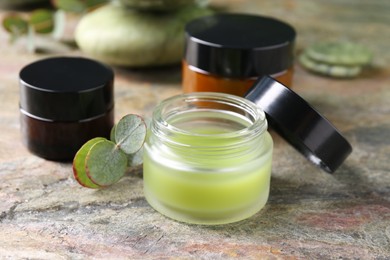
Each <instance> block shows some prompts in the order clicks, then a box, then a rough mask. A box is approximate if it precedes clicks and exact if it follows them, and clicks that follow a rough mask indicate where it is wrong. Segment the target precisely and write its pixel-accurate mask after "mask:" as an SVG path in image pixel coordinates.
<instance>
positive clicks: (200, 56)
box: [182, 14, 296, 96]
mask: <svg viewBox="0 0 390 260" xmlns="http://www.w3.org/2000/svg"><path fill="white" fill-rule="evenodd" d="M295 37H296V32H295V30H294V28H293V27H291V26H290V25H289V24H287V23H285V22H282V21H280V20H277V19H274V18H270V17H263V16H258V15H249V14H217V15H212V16H205V17H201V18H197V19H195V20H193V21H191V22H189V23H188V24H187V25H186V28H185V40H186V43H185V51H184V57H183V69H182V74H183V75H182V78H183V90H184V92H187V93H188V92H195V91H199V92H202V91H212V92H224V93H229V94H234V95H238V96H244V94H245V93H246V92H247V91H248V90H249V88H250V87H251V86H252V85H253V83H254V82H255V81H256V80H257V79H258V78H259V77H261V76H263V75H270V76H272V77H273V78H274V79H276V80H278V81H279V82H281V83H283V84H284V85H286V86H288V87H290V86H291V83H292V77H293V52H294V45H295Z"/></svg>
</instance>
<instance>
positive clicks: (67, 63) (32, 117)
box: [19, 57, 114, 161]
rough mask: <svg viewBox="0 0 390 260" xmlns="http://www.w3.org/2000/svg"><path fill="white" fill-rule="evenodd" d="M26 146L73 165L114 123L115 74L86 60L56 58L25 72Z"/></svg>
mask: <svg viewBox="0 0 390 260" xmlns="http://www.w3.org/2000/svg"><path fill="white" fill-rule="evenodd" d="M19 77H20V82H19V84H20V115H21V131H22V139H23V143H24V144H25V145H26V147H27V148H28V149H29V150H30V151H31V152H32V153H34V154H36V155H38V156H40V157H43V158H45V159H49V160H56V161H70V160H72V159H73V157H74V155H75V154H76V152H77V150H78V149H79V148H80V147H81V146H82V145H83V144H84V143H85V142H86V141H88V140H89V139H91V138H94V137H98V136H101V137H109V134H110V131H111V128H112V126H113V124H114V95H113V82H114V73H113V71H112V69H111V68H109V67H108V66H106V65H104V64H101V63H99V62H96V61H94V60H90V59H86V58H80V57H55V58H48V59H43V60H40V61H37V62H34V63H31V64H29V65H27V66H25V67H24V68H23V69H22V70H21V71H20V75H19Z"/></svg>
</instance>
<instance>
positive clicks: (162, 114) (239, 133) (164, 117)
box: [153, 92, 268, 142]
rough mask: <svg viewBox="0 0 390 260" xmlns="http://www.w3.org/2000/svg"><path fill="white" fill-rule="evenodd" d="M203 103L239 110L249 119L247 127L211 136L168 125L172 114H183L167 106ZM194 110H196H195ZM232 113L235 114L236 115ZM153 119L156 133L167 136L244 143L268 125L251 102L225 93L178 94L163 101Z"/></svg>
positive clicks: (260, 111) (261, 112)
mask: <svg viewBox="0 0 390 260" xmlns="http://www.w3.org/2000/svg"><path fill="white" fill-rule="evenodd" d="M204 101H211V102H216V103H218V104H224V105H229V106H231V107H234V108H236V109H240V110H241V112H242V115H244V116H246V118H247V119H249V120H250V121H251V122H250V124H249V125H248V126H244V127H243V128H241V129H239V130H232V131H229V132H223V133H213V134H206V133H196V132H192V131H189V130H185V129H182V128H180V127H177V126H175V125H173V124H171V123H169V118H170V117H171V116H173V117H174V114H173V113H178V112H179V113H180V112H184V111H180V110H172V111H168V110H169V106H171V105H172V104H174V103H176V102H184V103H185V104H190V103H191V102H204ZM171 109H172V108H171ZM194 110H196V108H195V109H194ZM215 111H224V110H222V109H215ZM225 111H227V110H225ZM169 112H170V113H169ZM234 113H236V115H235V114H234ZM238 115H239V114H238V113H237V112H232V113H231V116H232V117H234V116H235V117H238ZM249 117H250V118H249ZM153 118H154V120H153V122H154V123H155V125H154V126H155V127H157V128H158V130H157V131H159V130H161V131H165V132H166V133H169V134H179V135H186V136H198V137H215V138H226V139H228V138H232V137H234V138H236V140H237V137H242V141H243V142H244V141H245V139H246V137H251V136H258V135H261V134H263V133H264V132H265V131H266V130H267V127H268V123H267V120H266V116H265V113H264V111H263V110H262V109H261V108H259V107H258V106H257V105H255V104H254V103H253V102H252V101H250V100H247V99H245V98H242V97H239V96H235V95H231V94H226V93H217V92H193V93H186V94H180V95H176V96H173V97H170V98H168V99H165V100H163V101H162V102H161V103H160V104H159V105H158V106H157V107H156V108H155V110H154V112H153Z"/></svg>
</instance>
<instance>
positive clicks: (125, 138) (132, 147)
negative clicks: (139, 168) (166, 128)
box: [114, 114, 146, 154]
mask: <svg viewBox="0 0 390 260" xmlns="http://www.w3.org/2000/svg"><path fill="white" fill-rule="evenodd" d="M114 131H115V141H116V144H117V145H118V146H119V147H120V148H121V149H122V150H123V151H124V152H125V153H126V154H132V153H135V152H137V151H138V150H139V149H141V147H142V145H143V143H144V142H145V137H146V124H145V122H144V120H143V119H142V117H140V116H138V115H134V114H129V115H126V116H124V117H123V118H122V119H121V120H119V122H118V124H117V125H116V127H115V130H114Z"/></svg>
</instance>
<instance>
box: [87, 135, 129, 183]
mask: <svg viewBox="0 0 390 260" xmlns="http://www.w3.org/2000/svg"><path fill="white" fill-rule="evenodd" d="M85 164H86V172H87V175H88V177H89V178H90V179H91V181H92V182H93V183H95V184H97V185H99V186H103V187H105V186H109V185H112V184H114V183H116V182H117V181H119V180H120V179H121V178H122V177H123V176H124V175H125V173H126V168H127V156H126V154H125V153H124V152H123V151H122V150H121V149H119V148H118V146H117V145H116V144H115V143H113V142H111V141H108V140H104V141H101V142H97V143H96V144H94V145H93V146H92V147H91V149H90V150H89V152H88V154H87V158H86V163H85Z"/></svg>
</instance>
